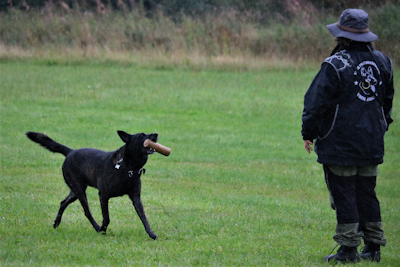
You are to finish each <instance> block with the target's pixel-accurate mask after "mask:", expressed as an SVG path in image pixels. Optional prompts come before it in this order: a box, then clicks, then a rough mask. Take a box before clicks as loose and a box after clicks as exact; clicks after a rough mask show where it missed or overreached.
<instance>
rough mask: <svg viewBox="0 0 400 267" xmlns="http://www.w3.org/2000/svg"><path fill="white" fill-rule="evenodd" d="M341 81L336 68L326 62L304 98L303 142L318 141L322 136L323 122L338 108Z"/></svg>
mask: <svg viewBox="0 0 400 267" xmlns="http://www.w3.org/2000/svg"><path fill="white" fill-rule="evenodd" d="M339 79H340V78H339V74H338V72H337V70H336V68H335V67H334V66H333V65H331V64H330V63H328V62H324V63H323V64H322V66H321V70H320V71H319V72H318V74H317V75H316V76H315V78H314V80H313V81H312V83H311V85H310V87H309V88H308V90H307V92H306V94H305V96H304V110H303V116H302V121H303V125H302V130H301V134H302V136H303V140H310V141H312V140H314V139H316V138H317V137H318V136H319V134H320V127H321V124H322V120H323V119H324V117H325V116H326V115H327V114H329V113H330V112H332V110H334V109H335V108H336V103H335V99H336V96H337V93H338V87H339Z"/></svg>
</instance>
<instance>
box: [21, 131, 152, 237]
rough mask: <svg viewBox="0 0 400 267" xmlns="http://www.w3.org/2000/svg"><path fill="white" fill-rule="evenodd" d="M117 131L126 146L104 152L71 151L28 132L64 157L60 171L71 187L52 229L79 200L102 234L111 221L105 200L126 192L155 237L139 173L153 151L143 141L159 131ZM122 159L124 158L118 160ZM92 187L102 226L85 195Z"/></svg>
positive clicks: (43, 144) (146, 226)
mask: <svg viewBox="0 0 400 267" xmlns="http://www.w3.org/2000/svg"><path fill="white" fill-rule="evenodd" d="M118 134H119V136H120V138H121V139H122V141H124V143H125V145H124V146H122V147H121V148H119V149H118V150H116V151H112V152H105V151H102V150H97V149H92V148H81V149H77V150H73V149H71V148H69V147H66V146H64V145H62V144H59V143H57V142H55V141H54V140H52V139H51V138H50V137H48V136H47V135H45V134H42V133H35V132H27V133H26V135H27V136H28V138H29V139H31V140H32V141H34V142H36V143H39V144H40V145H42V146H43V147H45V148H46V149H48V150H50V151H51V152H54V153H61V154H63V155H64V156H66V158H65V161H64V164H63V166H62V171H63V175H64V180H65V182H66V183H67V185H68V187H69V188H70V190H71V191H70V193H69V195H68V196H67V197H66V198H65V199H64V200H63V201H62V202H61V205H60V209H59V211H58V214H57V217H56V219H55V221H54V228H57V227H58V226H59V225H60V223H61V217H62V215H63V212H64V210H65V209H66V208H67V207H68V205H69V204H71V203H72V202H74V201H75V200H77V199H79V201H80V202H81V204H82V207H83V209H84V211H85V215H86V217H87V218H88V219H89V221H90V222H91V223H92V225H93V227H94V229H96V231H97V232H103V233H105V232H106V231H107V226H108V225H109V223H110V218H109V213H108V200H109V199H110V198H112V197H118V196H122V195H126V194H127V195H129V197H130V199H131V200H132V202H133V206H134V207H135V210H136V212H137V214H138V215H139V217H140V219H141V221H142V223H143V225H144V228H145V230H146V232H147V234H148V235H149V236H150V237H151V238H153V239H156V238H157V235H156V234H155V233H154V232H153V231H152V230H151V228H150V225H149V223H148V221H147V218H146V214H145V212H144V209H143V204H142V201H141V200H140V192H141V181H140V176H141V174H142V173H143V172H144V169H143V166H144V165H145V164H146V162H147V158H148V155H149V154H152V153H153V152H154V151H153V150H151V149H149V148H145V147H143V142H144V140H146V139H150V140H152V141H154V142H157V139H158V134H157V133H152V134H144V133H139V134H135V135H130V134H128V133H126V132H123V131H118ZM121 159H123V160H121ZM119 165H120V166H119ZM88 186H92V187H95V188H97V189H98V190H99V197H100V204H101V210H102V214H103V223H102V226H100V225H98V224H97V222H96V221H95V220H94V219H93V217H92V214H91V213H90V210H89V205H88V201H87V198H86V188H87V187H88Z"/></svg>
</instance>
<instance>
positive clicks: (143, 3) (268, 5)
mask: <svg viewBox="0 0 400 267" xmlns="http://www.w3.org/2000/svg"><path fill="white" fill-rule="evenodd" d="M387 2H399V0H394V1H393V0H392V1H390V0H294V1H290V0H286V1H281V0H246V1H243V0H0V11H3V12H4V11H5V12H7V11H9V10H12V9H18V10H26V11H27V10H38V9H43V8H46V7H48V6H51V7H55V6H56V7H58V8H61V9H64V10H71V9H78V10H80V11H94V12H107V11H111V10H114V11H124V12H129V11H132V10H134V9H142V10H144V11H145V12H146V14H147V15H148V16H152V15H154V14H156V13H160V12H162V14H163V15H165V16H169V17H176V18H179V17H180V16H182V15H188V16H202V15H204V14H208V13H210V12H218V11H220V10H222V9H224V10H226V9H234V10H236V11H239V12H251V13H252V14H254V15H255V19H257V20H260V21H262V20H267V19H268V17H270V16H273V15H274V14H280V16H283V17H289V16H290V15H292V13H293V12H295V11H296V10H304V6H312V7H313V8H315V9H318V10H320V11H326V10H329V11H330V12H332V11H337V12H340V10H343V9H345V8H348V7H369V8H373V7H379V6H382V5H384V4H386V3H387Z"/></svg>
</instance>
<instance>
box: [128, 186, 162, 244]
mask: <svg viewBox="0 0 400 267" xmlns="http://www.w3.org/2000/svg"><path fill="white" fill-rule="evenodd" d="M129 198H130V199H131V200H132V203H133V206H134V207H135V210H136V212H137V214H138V215H139V218H140V220H141V221H142V223H143V226H144V229H145V230H146V232H147V234H148V235H149V237H150V238H153V239H154V240H155V239H157V238H158V237H157V235H156V234H155V233H154V232H153V230H151V228H150V224H149V222H148V221H147V217H146V214H145V213H144V209H143V204H142V201H141V200H140V194H139V195H138V194H134V193H131V194H129Z"/></svg>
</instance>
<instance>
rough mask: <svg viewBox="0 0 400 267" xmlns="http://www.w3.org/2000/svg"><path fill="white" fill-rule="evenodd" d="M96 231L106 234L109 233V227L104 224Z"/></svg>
mask: <svg viewBox="0 0 400 267" xmlns="http://www.w3.org/2000/svg"><path fill="white" fill-rule="evenodd" d="M96 231H97V232H98V233H100V234H103V235H105V234H106V233H107V228H106V227H104V226H102V227H99V228H98V229H96Z"/></svg>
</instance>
